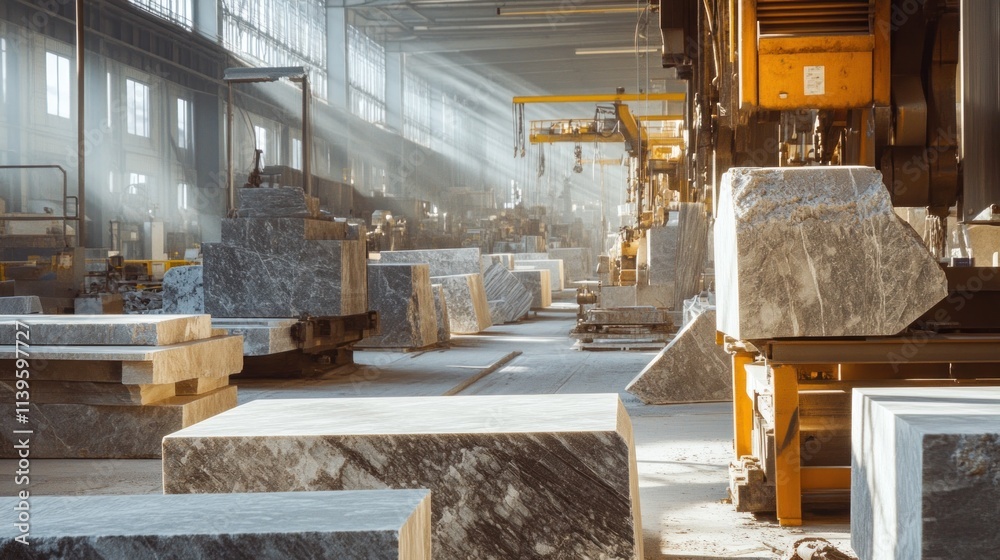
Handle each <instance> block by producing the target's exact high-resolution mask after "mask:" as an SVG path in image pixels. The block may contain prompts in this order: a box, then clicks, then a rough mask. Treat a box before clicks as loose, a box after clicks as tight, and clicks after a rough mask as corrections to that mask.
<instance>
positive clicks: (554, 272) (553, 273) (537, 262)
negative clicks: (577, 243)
mask: <svg viewBox="0 0 1000 560" xmlns="http://www.w3.org/2000/svg"><path fill="white" fill-rule="evenodd" d="M514 269H515V270H548V271H549V281H550V286H551V287H552V291H553V292H561V291H562V290H563V288H565V287H566V275H565V274H564V272H563V262H562V261H561V260H557V259H522V258H518V259H517V265H516V266H515V267H514Z"/></svg>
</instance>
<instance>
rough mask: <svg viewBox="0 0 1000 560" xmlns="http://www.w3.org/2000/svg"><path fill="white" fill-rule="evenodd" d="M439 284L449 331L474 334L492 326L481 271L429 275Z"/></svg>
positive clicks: (432, 280)
mask: <svg viewBox="0 0 1000 560" xmlns="http://www.w3.org/2000/svg"><path fill="white" fill-rule="evenodd" d="M431 282H433V283H435V284H441V288H442V289H443V290H444V299H445V302H446V305H447V306H448V323H449V325H450V326H451V332H452V334H475V333H478V332H482V331H484V330H486V329H488V328H489V327H490V326H492V325H493V323H492V321H491V320H490V307H489V303H488V300H487V299H486V288H485V287H484V286H483V275H482V274H457V275H454V276H432V277H431Z"/></svg>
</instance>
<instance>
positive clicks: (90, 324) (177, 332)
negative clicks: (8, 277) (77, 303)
mask: <svg viewBox="0 0 1000 560" xmlns="http://www.w3.org/2000/svg"><path fill="white" fill-rule="evenodd" d="M18 323H20V324H22V325H27V330H28V332H29V334H30V340H29V343H30V344H31V345H33V346H34V345H38V346H61V345H79V346H166V345H169V344H178V343H181V342H190V341H193V340H199V339H203V338H208V337H210V336H211V335H212V325H211V318H210V317H209V316H208V315H33V316H30V317H18V316H10V315H0V345H13V344H14V343H15V342H14V340H15V337H16V336H17V332H18V330H21V331H24V330H25V327H18V325H17V324H18ZM21 336H22V337H23V336H24V335H21Z"/></svg>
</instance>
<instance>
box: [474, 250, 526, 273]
mask: <svg viewBox="0 0 1000 560" xmlns="http://www.w3.org/2000/svg"><path fill="white" fill-rule="evenodd" d="M516 258H517V255H516V254H514V253H492V254H486V255H482V256H480V257H479V264H480V268H481V269H482V271H483V272H486V269H487V268H489V267H490V266H491V265H492V264H494V263H502V264H503V265H504V266H505V267H507V270H514V261H515V260H516Z"/></svg>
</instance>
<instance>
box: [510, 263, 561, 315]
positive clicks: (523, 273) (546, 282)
mask: <svg viewBox="0 0 1000 560" xmlns="http://www.w3.org/2000/svg"><path fill="white" fill-rule="evenodd" d="M510 273H511V274H513V275H514V277H515V278H517V279H518V280H519V281H520V282H521V285H522V286H524V288H525V289H526V290H528V292H529V293H530V294H531V308H532V309H545V308H546V307H549V306H551V305H552V281H551V280H550V279H549V276H550V273H549V271H548V270H512V271H510Z"/></svg>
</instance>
